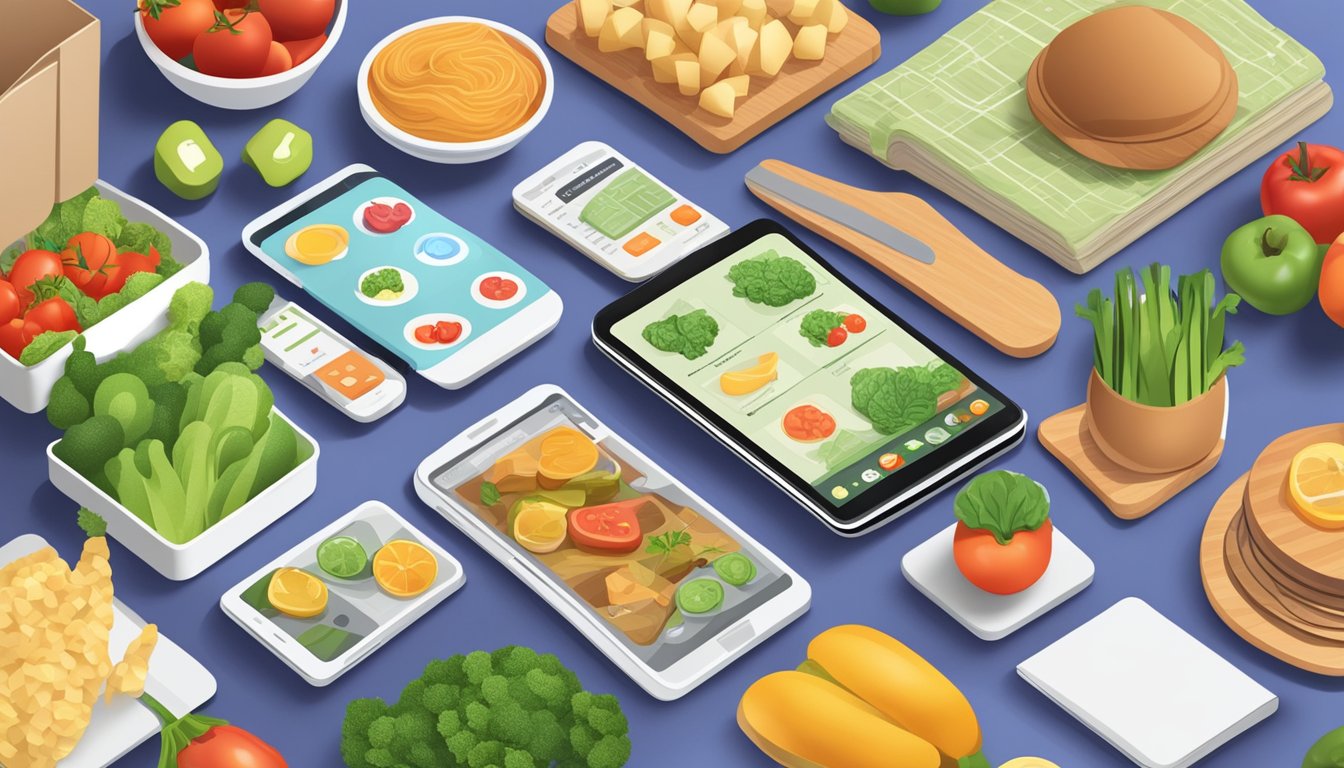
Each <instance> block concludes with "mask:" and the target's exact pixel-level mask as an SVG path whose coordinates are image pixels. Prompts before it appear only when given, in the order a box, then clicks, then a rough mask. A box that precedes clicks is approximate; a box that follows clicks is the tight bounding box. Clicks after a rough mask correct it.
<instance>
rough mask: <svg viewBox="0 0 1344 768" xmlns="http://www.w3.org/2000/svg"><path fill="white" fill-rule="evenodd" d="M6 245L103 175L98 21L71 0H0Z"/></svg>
mask: <svg viewBox="0 0 1344 768" xmlns="http://www.w3.org/2000/svg"><path fill="white" fill-rule="evenodd" d="M0 18H4V19H8V20H9V21H8V22H6V23H5V24H3V25H0V87H3V89H4V91H3V93H0V178H3V179H4V183H3V184H0V244H8V243H12V242H14V241H15V240H18V239H19V238H21V237H23V236H24V235H26V234H28V232H29V231H30V230H32V229H33V228H34V227H36V226H37V225H38V224H41V223H42V220H43V219H45V218H46V217H47V214H48V213H50V212H51V206H52V205H53V204H54V203H56V202H59V201H61V200H67V199H69V198H71V197H74V196H75V195H77V194H79V193H80V192H83V191H84V190H85V189H88V188H89V187H91V186H93V182H94V180H96V179H97V178H98V69H99V61H100V59H101V57H102V52H101V50H100V48H99V25H98V19H96V18H94V17H93V16H92V15H91V14H89V12H88V11H85V10H84V9H83V8H80V7H79V6H77V5H75V4H74V3H72V2H70V1H69V0H0Z"/></svg>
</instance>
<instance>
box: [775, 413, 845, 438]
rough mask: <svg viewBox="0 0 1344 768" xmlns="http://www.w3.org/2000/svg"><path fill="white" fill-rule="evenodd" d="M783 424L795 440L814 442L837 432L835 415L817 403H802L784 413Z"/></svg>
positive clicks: (787, 432)
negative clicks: (822, 408) (816, 404)
mask: <svg viewBox="0 0 1344 768" xmlns="http://www.w3.org/2000/svg"><path fill="white" fill-rule="evenodd" d="M782 426H783V428H784V434H786V435H788V436H789V437H791V438H793V439H794V440H797V441H798V442H801V443H813V442H816V441H818V440H825V439H826V438H828V437H830V436H831V435H833V434H835V417H834V416H832V415H831V414H829V413H827V412H825V411H823V410H821V409H820V408H818V407H817V406H815V405H800V406H797V407H796V408H790V409H789V412H788V413H786V414H784V421H783V422H782Z"/></svg>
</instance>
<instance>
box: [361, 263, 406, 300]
mask: <svg viewBox="0 0 1344 768" xmlns="http://www.w3.org/2000/svg"><path fill="white" fill-rule="evenodd" d="M359 290H360V293H363V294H364V295H365V296H368V297H369V298H370V299H376V298H379V297H380V296H381V295H382V294H383V293H384V292H387V293H389V294H391V295H390V296H389V297H388V298H396V297H397V296H400V295H401V293H402V291H404V290H406V283H405V282H404V281H403V280H402V279H401V272H399V271H397V270H396V269H394V268H392V267H384V268H383V269H379V270H376V271H374V272H370V273H369V274H368V275H367V276H365V278H364V279H363V280H361V281H359Z"/></svg>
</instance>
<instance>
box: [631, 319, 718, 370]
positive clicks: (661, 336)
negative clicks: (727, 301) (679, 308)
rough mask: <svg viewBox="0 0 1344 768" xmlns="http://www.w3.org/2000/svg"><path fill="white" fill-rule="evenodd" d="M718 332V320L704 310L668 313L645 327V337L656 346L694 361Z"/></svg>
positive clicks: (711, 342)
mask: <svg viewBox="0 0 1344 768" xmlns="http://www.w3.org/2000/svg"><path fill="white" fill-rule="evenodd" d="M718 335H719V322H718V321H717V320H715V319H714V318H713V317H711V316H710V314H709V313H708V312H706V311H705V310H703V309H697V310H694V311H691V312H687V313H686V314H684V315H675V314H673V315H668V316H667V317H666V318H664V319H662V320H658V321H656V322H652V323H649V324H648V325H647V326H645V328H644V333H643V336H644V340H645V341H647V342H649V344H651V345H653V348H654V349H659V350H662V351H663V352H671V353H673V354H678V355H681V356H682V357H684V358H686V359H687V360H694V359H696V358H697V357H700V356H701V355H703V354H705V351H706V350H708V349H709V347H710V346H712V345H713V344H714V339H715V338H716V337H717V336H718Z"/></svg>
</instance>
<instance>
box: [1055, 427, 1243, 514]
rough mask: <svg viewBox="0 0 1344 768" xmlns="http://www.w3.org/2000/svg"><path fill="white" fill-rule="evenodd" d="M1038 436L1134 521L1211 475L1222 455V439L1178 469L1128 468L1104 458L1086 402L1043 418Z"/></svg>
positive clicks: (1108, 503)
mask: <svg viewBox="0 0 1344 768" xmlns="http://www.w3.org/2000/svg"><path fill="white" fill-rule="evenodd" d="M1036 437H1037V438H1038V439H1039V440H1040V441H1041V445H1043V446H1045V449H1046V450H1047V451H1049V452H1050V454H1051V455H1052V456H1054V457H1055V458H1056V459H1059V461H1060V463H1062V464H1063V465H1064V466H1065V467H1067V468H1068V470H1069V471H1070V472H1072V473H1073V474H1074V476H1075V477H1077V478H1078V479H1079V480H1080V481H1082V483H1083V485H1085V486H1087V488H1088V490H1090V491H1092V493H1093V494H1094V495H1096V497H1097V498H1098V499H1100V500H1101V503H1102V504H1105V505H1106V508H1107V509H1109V510H1110V511H1111V513H1112V514H1114V515H1115V516H1116V517H1119V518H1121V519H1124V520H1136V519H1138V518H1140V517H1143V516H1144V515H1147V514H1148V513H1149V512H1152V511H1153V510H1155V509H1157V508H1158V507H1160V506H1162V505H1163V504H1165V503H1166V502H1167V501H1169V500H1170V499H1171V498H1172V497H1173V496H1175V495H1176V494H1178V493H1180V492H1181V491H1183V490H1185V489H1186V488H1188V487H1190V485H1191V484H1192V483H1194V482H1195V481H1196V480H1198V479H1199V478H1201V477H1203V476H1204V475H1206V474H1208V472H1209V470H1211V469H1213V468H1214V466H1215V465H1216V464H1217V463H1218V459H1220V458H1222V455H1223V441H1222V440H1219V441H1218V446H1217V447H1216V448H1214V449H1213V453H1210V454H1209V455H1208V457H1207V458H1205V459H1204V460H1203V461H1201V462H1199V463H1198V464H1196V465H1194V466H1193V467H1189V468H1188V469H1182V470H1180V471H1179V472H1170V473H1167V474H1162V475H1149V474H1144V473H1141V472H1135V471H1133V470H1130V469H1126V468H1124V467H1122V466H1120V465H1119V464H1116V463H1115V462H1113V461H1111V460H1110V459H1108V458H1106V455H1105V454H1103V453H1102V452H1101V449H1100V448H1098V447H1097V443H1096V441H1095V440H1093V439H1092V436H1091V435H1090V434H1088V431H1087V425H1086V423H1085V422H1084V419H1083V406H1081V405H1079V406H1076V407H1073V408H1070V409H1069V410H1067V411H1063V412H1061V413H1057V414H1055V415H1054V416H1051V417H1050V418H1048V419H1046V420H1045V421H1042V422H1041V425H1040V427H1038V428H1037V429H1036Z"/></svg>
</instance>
